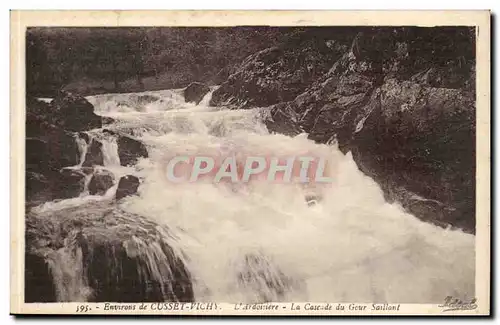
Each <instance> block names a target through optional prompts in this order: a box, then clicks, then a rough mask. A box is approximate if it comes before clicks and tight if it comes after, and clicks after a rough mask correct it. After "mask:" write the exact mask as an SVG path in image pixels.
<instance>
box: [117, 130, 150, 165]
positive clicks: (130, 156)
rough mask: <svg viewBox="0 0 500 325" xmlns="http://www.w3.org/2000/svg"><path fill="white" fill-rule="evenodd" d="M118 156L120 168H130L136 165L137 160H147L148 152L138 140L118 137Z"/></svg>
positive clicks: (122, 136)
mask: <svg viewBox="0 0 500 325" xmlns="http://www.w3.org/2000/svg"><path fill="white" fill-rule="evenodd" d="M117 144H118V156H119V157H120V164H121V165H122V166H130V165H134V164H136V163H137V160H138V159H139V158H141V157H142V158H147V157H148V150H147V148H146V146H145V145H144V144H143V143H142V142H141V141H139V140H136V139H134V138H132V137H130V136H126V135H120V136H119V137H118V140H117Z"/></svg>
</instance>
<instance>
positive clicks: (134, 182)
mask: <svg viewBox="0 0 500 325" xmlns="http://www.w3.org/2000/svg"><path fill="white" fill-rule="evenodd" d="M139 184H140V182H139V179H138V178H137V177H135V176H133V175H127V176H123V177H122V178H120V181H119V182H118V189H117V190H116V199H117V200H119V199H121V198H124V197H126V196H130V195H133V194H135V193H137V188H139Z"/></svg>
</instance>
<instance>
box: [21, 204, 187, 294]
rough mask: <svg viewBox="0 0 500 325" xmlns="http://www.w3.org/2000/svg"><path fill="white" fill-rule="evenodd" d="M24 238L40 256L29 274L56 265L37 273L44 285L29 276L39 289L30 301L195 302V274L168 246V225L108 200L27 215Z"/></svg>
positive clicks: (32, 252)
mask: <svg viewBox="0 0 500 325" xmlns="http://www.w3.org/2000/svg"><path fill="white" fill-rule="evenodd" d="M26 238H27V240H26V243H27V245H26V254H27V255H29V256H37V260H35V262H36V263H31V262H30V263H28V264H27V270H26V272H27V273H30V274H31V273H37V274H40V273H43V272H40V271H43V270H44V268H43V265H44V264H45V265H46V264H48V263H50V264H51V265H52V269H53V272H51V274H49V275H47V274H42V275H41V276H40V275H38V277H37V278H38V279H44V280H45V281H43V283H42V282H40V281H38V282H35V281H33V280H32V278H33V277H27V278H26V281H27V282H26V286H27V288H30V289H32V290H33V292H36V293H37V295H35V294H31V296H30V298H31V300H32V301H36V302H41V301H42V300H47V301H55V300H57V301H73V302H76V301H90V302H105V301H113V302H168V301H173V302H177V301H181V302H190V301H193V300H194V294H193V289H192V282H191V276H190V274H189V272H188V270H187V269H186V267H185V265H184V263H183V262H182V260H181V258H180V257H179V256H177V255H176V252H175V251H174V250H173V249H172V248H171V247H170V245H169V242H170V241H171V240H172V236H171V235H170V231H169V229H168V228H167V227H165V226H161V225H158V224H156V223H154V222H152V221H150V220H149V219H146V218H144V217H142V216H139V215H135V214H130V213H127V212H125V211H122V210H120V209H117V208H116V206H115V205H110V204H109V203H107V202H101V203H97V204H96V203H95V202H94V203H92V204H88V205H83V206H79V207H73V208H66V209H62V210H57V211H50V212H46V213H42V214H33V213H31V214H28V215H27V216H26ZM77 253H78V254H77ZM40 257H43V258H40ZM55 278H57V279H59V281H55ZM63 279H65V281H63ZM37 283H38V284H39V285H38V286H36V285H35V284H37ZM52 284H54V286H55V288H56V289H57V290H51V288H50V287H51V286H52ZM41 285H43V286H41ZM37 288H38V289H37ZM27 290H28V289H27ZM37 290H38V291H37ZM54 291H55V298H56V299H54Z"/></svg>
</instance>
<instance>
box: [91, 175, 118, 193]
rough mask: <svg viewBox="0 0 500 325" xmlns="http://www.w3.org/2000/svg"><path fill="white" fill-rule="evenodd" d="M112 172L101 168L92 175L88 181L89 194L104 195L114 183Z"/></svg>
mask: <svg viewBox="0 0 500 325" xmlns="http://www.w3.org/2000/svg"><path fill="white" fill-rule="evenodd" d="M114 179H115V178H114V176H113V173H111V172H110V171H107V170H101V171H98V172H96V173H94V175H93V176H92V178H91V179H90V182H89V194H90V195H104V194H105V193H106V191H107V190H109V189H110V188H111V187H112V186H113V183H114Z"/></svg>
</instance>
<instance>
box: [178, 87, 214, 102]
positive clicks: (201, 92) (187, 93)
mask: <svg viewBox="0 0 500 325" xmlns="http://www.w3.org/2000/svg"><path fill="white" fill-rule="evenodd" d="M209 91H210V88H209V87H208V86H207V85H205V84H202V83H200V82H193V83H191V84H190V85H189V86H187V87H186V89H184V100H185V101H186V103H190V102H194V103H196V104H199V103H200V102H201V100H202V99H203V97H205V95H206V94H207V93H208V92H209Z"/></svg>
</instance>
